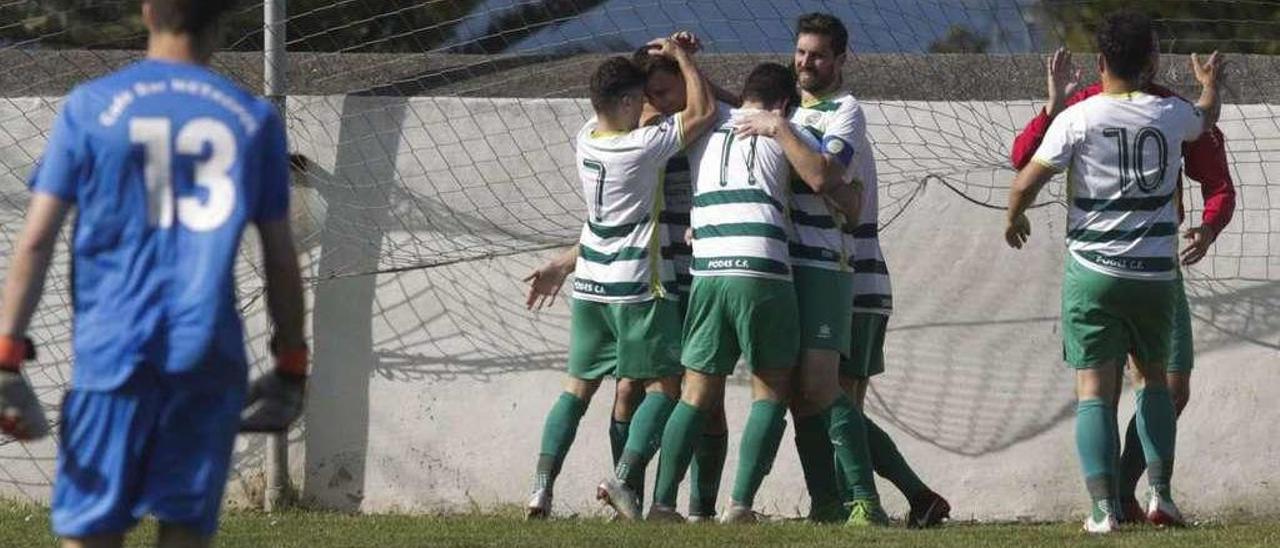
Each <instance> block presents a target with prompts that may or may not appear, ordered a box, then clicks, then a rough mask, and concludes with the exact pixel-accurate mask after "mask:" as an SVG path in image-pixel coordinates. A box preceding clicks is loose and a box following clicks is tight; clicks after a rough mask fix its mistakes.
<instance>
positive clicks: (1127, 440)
mask: <svg viewBox="0 0 1280 548" xmlns="http://www.w3.org/2000/svg"><path fill="white" fill-rule="evenodd" d="M1146 469H1147V458H1146V456H1144V454H1143V451H1142V440H1141V439H1140V438H1139V437H1138V415H1137V414H1136V413H1135V414H1134V416H1133V418H1131V419H1129V427H1128V428H1127V429H1126V430H1125V433H1124V452H1123V453H1120V495H1121V496H1125V497H1131V496H1134V491H1136V490H1137V489H1138V479H1139V478H1141V477H1142V473H1143V472H1144V471H1146Z"/></svg>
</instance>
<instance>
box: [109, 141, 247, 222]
mask: <svg viewBox="0 0 1280 548" xmlns="http://www.w3.org/2000/svg"><path fill="white" fill-rule="evenodd" d="M177 135H178V136H177V139H173V122H172V121H171V120H169V119H168V118H134V119H133V120H132V121H130V123H129V140H130V141H132V142H133V143H135V144H139V145H142V146H143V147H145V150H146V165H145V168H144V177H145V179H146V184H147V213H148V214H147V219H148V221H149V222H150V224H151V226H154V227H157V228H169V227H171V226H173V221H174V218H175V217H176V218H177V220H178V222H179V223H181V224H182V226H185V227H187V229H189V230H192V231H194V232H207V231H210V230H216V229H217V228H218V227H220V226H222V225H223V223H225V222H227V219H229V218H231V214H232V212H234V211H235V205H236V185H235V182H234V181H232V180H231V174H230V171H231V167H232V165H234V164H235V160H236V152H237V150H238V146H237V144H236V136H235V134H234V133H232V132H231V130H230V129H228V128H227V126H226V124H224V123H222V122H220V121H218V120H216V119H213V118H196V119H194V120H191V121H190V122H187V123H186V124H185V125H183V126H182V127H181V128H180V129H179V130H178V134H177ZM206 146H208V147H209V155H208V158H207V159H203V160H197V161H196V162H195V170H194V171H195V172H194V173H193V174H192V180H193V181H194V182H195V184H196V186H200V187H204V189H205V190H206V191H207V192H208V195H207V197H206V198H204V199H203V200H201V199H200V198H198V197H195V196H184V197H182V198H176V199H175V197H174V192H173V157H174V153H175V149H176V153H177V154H180V155H183V156H194V157H202V156H203V155H204V153H205V147H206ZM175 204H176V206H177V207H176V211H175V207H174V206H175ZM175 213H176V215H175Z"/></svg>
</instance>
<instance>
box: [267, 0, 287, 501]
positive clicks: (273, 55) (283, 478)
mask: <svg viewBox="0 0 1280 548" xmlns="http://www.w3.org/2000/svg"><path fill="white" fill-rule="evenodd" d="M287 1H288V0H265V1H264V2H263V3H262V11H263V23H264V27H265V28H264V29H263V31H264V34H263V48H262V52H263V83H264V84H265V87H266V89H265V90H264V91H265V93H266V96H267V98H268V99H270V100H271V101H272V102H273V103H275V105H276V108H278V109H280V115H281V116H283V115H284V113H285V94H286V93H287V89H288V81H287V79H286V75H285V73H286V70H287V68H288V60H287V59H286V56H285V17H286V10H285V4H286V2H287ZM266 460H267V478H266V479H267V488H266V492H265V493H264V494H263V499H262V509H263V510H265V511H267V512H273V511H275V510H277V509H280V508H283V507H284V506H285V505H286V504H287V503H288V495H289V492H290V486H289V435H288V432H282V433H279V434H271V435H269V436H268V437H267V459H266Z"/></svg>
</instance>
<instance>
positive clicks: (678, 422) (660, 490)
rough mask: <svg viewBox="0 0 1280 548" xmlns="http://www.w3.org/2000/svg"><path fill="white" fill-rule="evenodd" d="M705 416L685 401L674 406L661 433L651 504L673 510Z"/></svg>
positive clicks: (700, 433)
mask: <svg viewBox="0 0 1280 548" xmlns="http://www.w3.org/2000/svg"><path fill="white" fill-rule="evenodd" d="M706 419H707V413H706V412H705V411H702V410H700V409H698V408H697V407H694V406H692V405H689V404H688V403H685V402H683V401H682V402H680V403H677V404H676V408H675V409H674V410H672V411H671V417H670V418H669V419H668V420H667V426H666V428H664V429H663V431H662V453H661V454H660V455H658V481H657V483H656V485H654V490H653V502H654V504H661V505H663V506H666V507H669V508H675V506H676V496H677V495H678V494H679V490H680V482H681V481H683V480H684V474H685V471H686V470H688V468H689V461H691V460H693V451H694V446H695V445H696V442H697V440H698V437H699V436H701V435H702V427H703V423H704V422H706Z"/></svg>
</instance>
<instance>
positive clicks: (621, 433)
mask: <svg viewBox="0 0 1280 548" xmlns="http://www.w3.org/2000/svg"><path fill="white" fill-rule="evenodd" d="M630 431H631V421H620V420H618V419H611V420H610V421H609V451H610V452H611V453H612V454H613V465H614V466H615V467H616V466H618V459H620V458H622V448H623V447H625V446H626V445H627V432H630Z"/></svg>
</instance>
